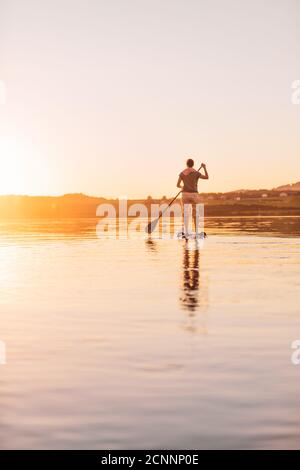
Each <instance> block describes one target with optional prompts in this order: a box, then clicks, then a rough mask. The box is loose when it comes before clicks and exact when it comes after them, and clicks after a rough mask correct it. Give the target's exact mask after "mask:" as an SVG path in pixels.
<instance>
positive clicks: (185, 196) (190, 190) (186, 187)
mask: <svg viewBox="0 0 300 470" xmlns="http://www.w3.org/2000/svg"><path fill="white" fill-rule="evenodd" d="M202 168H203V170H204V174H202V173H200V171H201V169H202ZM208 178H209V176H208V173H207V170H206V165H205V163H202V164H201V167H200V170H199V171H197V170H195V168H194V160H192V159H191V158H189V159H188V160H187V162H186V168H185V170H183V171H182V172H181V173H180V175H179V178H178V181H177V187H178V188H181V189H182V204H183V212H184V231H183V236H184V237H186V238H188V235H189V212H190V206H192V212H193V220H194V225H195V232H196V237H197V236H199V235H200V234H199V214H198V211H197V204H200V195H199V192H198V181H199V179H204V180H208Z"/></svg>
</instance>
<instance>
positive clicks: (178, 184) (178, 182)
mask: <svg viewBox="0 0 300 470" xmlns="http://www.w3.org/2000/svg"><path fill="white" fill-rule="evenodd" d="M181 182H182V178H181V176H179V178H178V181H177V188H180V189H182V186H181Z"/></svg>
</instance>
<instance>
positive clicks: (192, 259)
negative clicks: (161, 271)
mask: <svg viewBox="0 0 300 470" xmlns="http://www.w3.org/2000/svg"><path fill="white" fill-rule="evenodd" d="M182 291H183V292H182V296H181V298H180V301H181V304H182V306H183V307H184V308H185V309H187V310H190V311H191V312H194V311H195V310H196V309H197V307H198V304H199V301H198V294H199V249H198V248H196V249H195V250H190V249H188V247H187V246H185V247H184V252H183V280H182Z"/></svg>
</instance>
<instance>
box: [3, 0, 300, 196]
mask: <svg viewBox="0 0 300 470" xmlns="http://www.w3.org/2000/svg"><path fill="white" fill-rule="evenodd" d="M299 18H300V2H299V0H264V1H261V0H248V1H247V0H245V1H240V0H163V1H162V0H109V1H108V0H85V1H82V0H80V1H78V0H43V1H41V0H26V1H24V0H0V80H1V81H2V84H3V85H5V88H6V101H5V100H4V101H5V102H4V101H3V100H2V102H1V103H2V104H0V159H1V160H0V161H1V171H0V194H8V193H9V194H11V193H14V194H34V195H37V194H41V195H44V194H49V195H58V194H64V193H69V192H84V193H86V194H90V195H103V196H107V197H109V196H113V197H117V196H121V195H127V196H128V197H136V196H141V197H144V196H147V195H149V194H151V195H152V196H162V195H164V194H166V195H168V196H169V195H172V194H173V193H174V192H175V193H176V182H177V175H178V173H179V172H180V171H181V170H182V169H183V166H184V162H185V159H186V157H190V156H191V157H194V158H195V159H196V161H197V164H198V165H200V163H201V162H202V161H203V162H206V163H207V168H208V171H209V173H210V176H211V178H210V180H209V181H208V182H206V181H204V182H202V183H201V186H200V190H203V191H205V192H208V191H227V190H232V189H240V188H259V187H260V188H263V187H264V188H272V187H274V186H278V185H280V184H285V183H292V182H295V181H299V180H300V158H299V135H300V132H299V126H300V105H298V106H297V105H292V103H291V93H292V90H291V85H292V82H293V81H295V80H297V79H300V63H299V56H300V26H299Z"/></svg>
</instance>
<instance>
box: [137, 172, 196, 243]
mask: <svg viewBox="0 0 300 470" xmlns="http://www.w3.org/2000/svg"><path fill="white" fill-rule="evenodd" d="M201 168H202V165H201V166H200V168H199V170H198V171H200V170H201ZM181 193H182V189H181V190H180V191H179V193H178V194H176V196H175V197H174V199H172V201H171V202H170V204H168V206H167V207H166V208H165V209H164V210H163V211H162V212H161V213H160V214H159V216H158V217H157V218H156V219H154V220H152V222H149V224H148V225H147V227H146V228H145V232H146V233H149V234H150V233H152V232H154V230H155V229H156V225H157V224H158V222H159V219H160V218H161V217H162V216H163V215H164V213H165V212H166V210H168V209H169V207H170V206H171V205H172V204H173V202H174V201H175V200H176V199H177V198H178V196H179V194H181Z"/></svg>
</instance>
